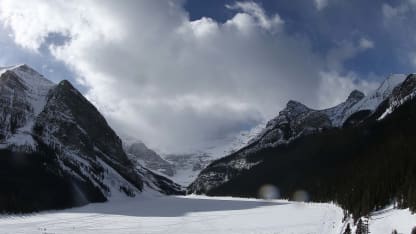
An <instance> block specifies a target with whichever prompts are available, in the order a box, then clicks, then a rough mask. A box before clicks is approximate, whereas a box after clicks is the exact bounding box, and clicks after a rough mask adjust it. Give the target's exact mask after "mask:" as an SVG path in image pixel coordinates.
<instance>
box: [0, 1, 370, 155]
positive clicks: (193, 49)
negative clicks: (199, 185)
mask: <svg viewBox="0 0 416 234" xmlns="http://www.w3.org/2000/svg"><path fill="white" fill-rule="evenodd" d="M320 4H324V3H323V2H321V3H320ZM321 6H323V5H321ZM228 8H230V10H232V11H234V12H235V15H234V16H233V17H231V18H230V19H228V20H227V21H226V22H225V23H221V22H217V21H215V20H214V19H211V18H206V17H205V18H201V19H199V20H195V21H191V20H190V19H189V16H188V13H187V12H186V11H185V10H184V9H183V8H182V5H181V4H180V2H178V1H174V0H166V1H153V0H142V1H133V0H131V1H110V0H100V1H98V0H89V1H81V0H78V1H48V0H38V1H36V2H35V1H31V0H19V1H15V0H0V20H1V21H2V22H3V23H4V24H5V25H6V26H7V27H9V28H10V29H11V30H12V31H13V35H14V40H15V42H16V43H17V44H19V45H20V46H22V47H24V48H27V49H29V50H33V51H37V50H38V49H39V48H40V47H41V46H45V41H46V38H47V37H48V36H49V35H50V34H51V33H59V34H61V35H64V36H66V37H67V38H68V40H67V41H66V43H64V44H61V45H49V46H50V50H51V52H52V54H53V55H54V56H55V57H56V58H57V59H59V60H61V61H63V62H64V63H65V64H67V65H68V66H69V67H71V68H72V69H73V70H74V71H75V72H76V74H77V76H79V77H80V78H79V81H80V82H81V83H82V84H84V85H86V86H87V88H88V92H87V96H88V98H89V99H90V100H92V101H93V102H94V103H95V104H96V105H97V106H98V107H99V109H100V110H101V111H102V112H103V113H104V114H105V115H106V117H107V118H108V119H109V121H110V123H111V124H112V126H114V127H115V128H116V129H118V131H119V132H125V133H128V134H129V135H133V136H135V137H138V138H141V139H142V140H143V141H144V142H145V143H147V144H149V145H150V146H151V147H157V148H161V149H163V150H165V151H171V152H172V151H184V150H189V149H193V148H198V147H202V146H203V145H205V146H206V145H209V144H210V142H213V140H217V139H218V138H222V137H226V136H227V135H229V134H235V133H236V132H238V131H240V130H242V129H243V128H248V127H251V126H253V125H255V124H256V123H258V122H260V121H261V120H262V119H263V118H266V119H269V118H271V117H273V116H274V115H276V114H277V113H278V111H279V110H280V109H281V108H282V107H283V106H284V105H285V103H286V102H287V100H289V99H296V100H299V101H302V102H304V103H306V104H308V105H310V106H312V107H319V106H322V105H323V104H322V103H323V102H324V101H323V100H324V99H325V100H338V99H337V98H339V97H343V98H344V96H345V94H344V93H343V91H341V92H331V93H328V92H326V91H325V94H324V96H322V94H321V93H320V92H319V91H321V90H325V88H322V87H323V85H322V82H324V83H325V82H326V83H329V84H332V83H331V78H330V77H331V76H332V77H334V78H333V79H334V80H333V82H341V83H342V82H343V81H344V80H342V79H341V81H339V80H340V78H339V75H338V74H339V73H338V71H339V72H340V73H344V71H343V67H342V63H343V61H345V60H346V59H348V58H351V57H353V56H355V55H356V54H357V53H359V52H360V51H364V50H365V49H369V48H371V47H372V46H374V45H373V43H372V42H371V41H370V40H368V39H365V40H364V39H363V40H362V41H360V42H358V43H350V44H348V43H345V45H342V46H340V47H339V48H337V49H334V50H332V51H331V52H330V54H329V55H328V56H326V57H324V56H321V55H317V54H315V53H314V52H313V51H312V50H311V49H310V46H309V43H308V41H307V40H306V39H302V38H299V37H295V36H291V35H289V34H287V33H286V32H285V28H284V26H285V25H284V21H283V20H282V19H281V18H280V17H279V15H277V14H275V15H271V16H269V15H266V14H265V12H264V10H263V9H262V8H261V7H260V6H259V5H257V4H255V3H253V2H244V3H236V4H235V5H232V6H228ZM322 71H328V72H326V73H322ZM331 71H336V72H331ZM322 74H324V75H322ZM348 82H349V81H348V80H347V81H346V85H344V86H345V89H346V90H347V91H346V92H349V91H351V90H348V89H351V88H357V87H358V88H359V87H361V86H363V87H366V84H360V83H358V84H355V85H351V84H349V83H348ZM353 83H354V82H353ZM342 84H344V83H342ZM344 86H343V87H344ZM334 90H335V89H334ZM336 90H340V89H339V88H337V89H336Z"/></svg>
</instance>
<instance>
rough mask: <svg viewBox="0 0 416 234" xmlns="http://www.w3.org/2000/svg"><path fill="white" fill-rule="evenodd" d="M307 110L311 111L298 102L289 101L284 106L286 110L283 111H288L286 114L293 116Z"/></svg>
mask: <svg viewBox="0 0 416 234" xmlns="http://www.w3.org/2000/svg"><path fill="white" fill-rule="evenodd" d="M309 110H311V109H309V108H308V107H307V106H305V105H304V104H302V103H300V102H298V101H293V100H290V101H289V102H288V103H287V104H286V108H285V109H284V110H283V111H288V112H290V113H293V114H299V113H304V112H307V111H309Z"/></svg>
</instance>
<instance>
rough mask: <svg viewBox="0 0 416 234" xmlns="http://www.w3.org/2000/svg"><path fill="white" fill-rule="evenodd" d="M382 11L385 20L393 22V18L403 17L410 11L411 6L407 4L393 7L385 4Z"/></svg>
mask: <svg viewBox="0 0 416 234" xmlns="http://www.w3.org/2000/svg"><path fill="white" fill-rule="evenodd" d="M409 2H410V1H409ZM381 11H382V13H383V17H384V19H385V20H391V19H392V18H396V17H403V15H404V14H406V13H407V12H408V11H409V6H408V5H407V4H401V5H399V6H397V7H393V6H391V5H389V4H387V3H383V5H382V7H381Z"/></svg>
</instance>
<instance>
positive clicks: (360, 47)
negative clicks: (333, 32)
mask: <svg viewBox="0 0 416 234" xmlns="http://www.w3.org/2000/svg"><path fill="white" fill-rule="evenodd" d="M372 48H374V42H373V41H371V40H369V39H367V38H361V39H359V40H358V41H356V42H354V41H341V42H339V43H337V46H336V47H334V48H332V49H331V50H330V51H329V52H328V54H327V57H326V60H327V66H328V70H330V71H342V70H343V64H344V62H345V61H348V60H350V59H352V58H354V57H355V56H357V55H358V54H359V53H361V52H364V51H366V50H369V49H372Z"/></svg>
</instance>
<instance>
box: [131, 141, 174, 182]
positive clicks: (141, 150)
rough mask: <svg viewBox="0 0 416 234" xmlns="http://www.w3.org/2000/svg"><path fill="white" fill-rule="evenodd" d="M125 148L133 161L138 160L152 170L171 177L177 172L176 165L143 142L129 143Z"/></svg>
mask: <svg viewBox="0 0 416 234" xmlns="http://www.w3.org/2000/svg"><path fill="white" fill-rule="evenodd" d="M124 148H125V151H126V153H127V154H128V155H129V157H130V158H131V159H132V160H133V161H136V162H138V163H139V164H141V165H143V166H145V167H146V168H148V169H150V170H152V171H155V172H158V173H162V174H164V175H166V176H169V177H171V176H173V175H174V174H175V173H176V171H175V167H174V165H172V164H171V163H169V162H168V161H166V160H165V159H163V158H162V157H161V156H159V154H157V153H156V152H155V151H153V150H151V149H149V148H147V146H146V145H145V144H144V143H142V142H135V143H132V144H127V145H125V146H124Z"/></svg>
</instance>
